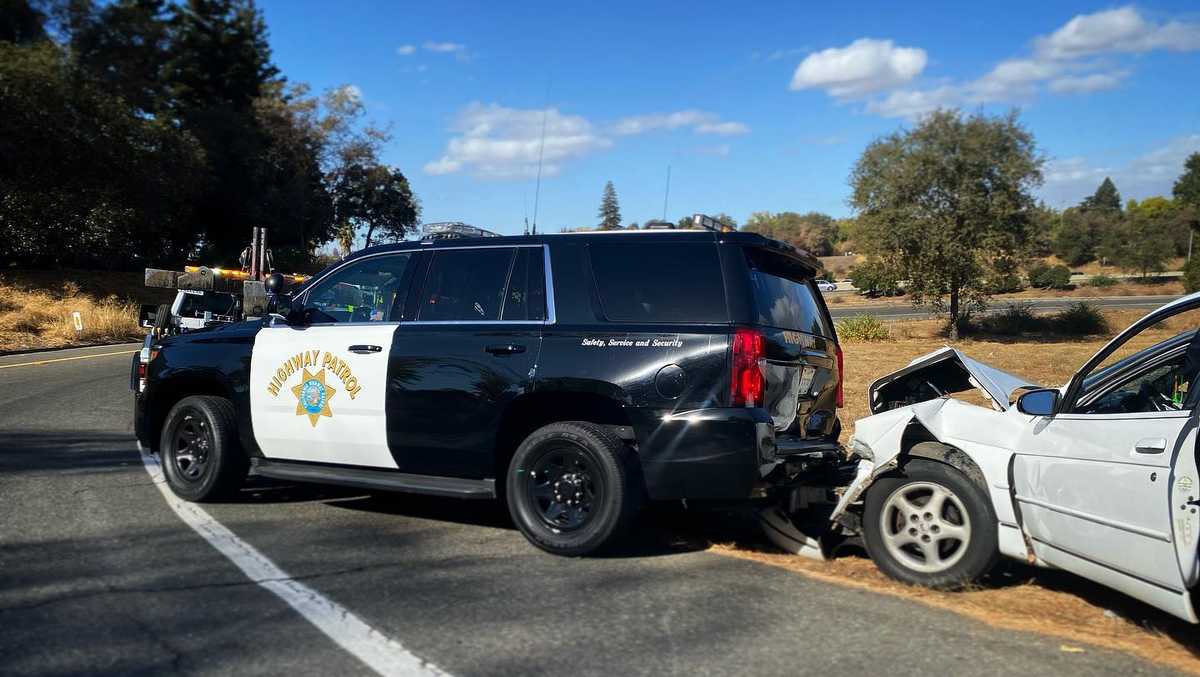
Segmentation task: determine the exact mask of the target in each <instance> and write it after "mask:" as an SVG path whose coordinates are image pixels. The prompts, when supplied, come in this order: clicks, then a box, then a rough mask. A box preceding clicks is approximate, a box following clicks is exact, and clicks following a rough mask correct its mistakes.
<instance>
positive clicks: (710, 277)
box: [588, 242, 729, 322]
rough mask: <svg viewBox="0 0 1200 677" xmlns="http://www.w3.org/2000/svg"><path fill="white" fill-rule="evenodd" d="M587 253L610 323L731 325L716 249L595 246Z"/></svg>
mask: <svg viewBox="0 0 1200 677" xmlns="http://www.w3.org/2000/svg"><path fill="white" fill-rule="evenodd" d="M588 250H589V252H590V255H591V260H592V272H593V273H594V274H595V277H596V289H597V291H598V292H599V294H600V306H601V308H602V309H603V311H604V316H605V317H606V318H608V319H609V320H610V321H614V322H728V321H729V310H728V309H727V308H726V306H725V283H724V280H723V279H722V277H721V264H720V261H719V260H718V258H717V247H716V245H715V244H708V243H704V242H686V243H670V244H667V243H657V242H646V243H640V244H636V245H631V244H605V243H599V244H592V245H589V246H588Z"/></svg>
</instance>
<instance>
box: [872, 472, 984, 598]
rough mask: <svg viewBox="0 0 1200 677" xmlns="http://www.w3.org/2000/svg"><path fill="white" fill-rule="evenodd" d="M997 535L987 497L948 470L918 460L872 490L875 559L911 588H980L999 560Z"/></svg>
mask: <svg viewBox="0 0 1200 677" xmlns="http://www.w3.org/2000/svg"><path fill="white" fill-rule="evenodd" d="M935 505H936V506H938V507H937V508H934V506H935ZM997 529H998V527H997V522H996V513H995V511H994V510H993V509H992V502H991V498H990V497H989V496H988V495H987V492H985V491H984V490H983V488H982V487H980V486H979V485H978V484H977V483H975V482H973V481H971V479H970V478H968V477H967V476H966V475H964V474H963V473H961V472H959V471H958V470H957V469H955V468H953V467H951V466H949V465H946V464H945V463H938V462H937V461H928V460H924V459H913V460H911V461H909V462H908V463H906V464H905V465H904V467H903V468H901V469H900V470H898V471H896V472H893V473H891V474H889V475H887V476H885V477H882V478H880V479H878V480H876V481H875V483H874V484H872V485H871V486H870V488H869V489H867V496H866V502H865V510H864V511H863V537H864V540H865V542H866V546H867V553H868V554H869V555H870V556H871V559H872V560H874V562H875V565H876V566H878V567H879V569H880V570H881V571H883V573H885V574H887V575H888V576H890V577H892V578H894V579H896V580H898V581H901V582H904V583H908V584H910V585H923V586H926V587H930V588H937V589H942V590H953V589H956V588H961V587H963V586H965V585H968V584H970V583H973V582H975V581H977V580H978V579H979V578H980V577H982V576H983V575H984V574H986V573H987V572H988V571H989V570H991V568H992V567H993V566H994V565H995V564H996V560H997V559H998V558H999V555H1000V552H999V546H998V544H997V539H998V533H997Z"/></svg>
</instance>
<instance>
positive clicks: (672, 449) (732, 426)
mask: <svg viewBox="0 0 1200 677" xmlns="http://www.w3.org/2000/svg"><path fill="white" fill-rule="evenodd" d="M642 415H643V416H644V417H645V420H644V421H642V422H641V423H642V425H635V428H637V429H639V434H638V442H639V445H638V456H639V458H640V460H641V465H642V476H643V478H644V480H645V485H646V492H647V493H648V494H649V496H650V498H651V499H653V500H679V499H688V500H728V499H747V498H752V497H756V496H758V495H760V494H761V492H760V490H761V489H762V488H763V487H764V485H765V481H764V479H763V478H764V477H765V476H766V475H767V474H768V473H769V472H770V471H771V470H772V469H774V468H775V467H776V465H778V463H779V462H781V461H783V460H785V456H786V455H789V454H791V453H797V452H800V451H803V450H806V449H807V448H809V444H810V443H808V442H805V441H799V442H791V441H788V442H784V441H783V440H779V441H777V440H776V438H775V427H774V424H773V422H772V420H771V416H770V415H769V414H768V413H767V411H766V410H765V409H761V408H744V407H741V408H715V409H696V410H693V411H686V412H677V413H663V412H661V411H649V410H643V412H642ZM641 431H648V432H647V433H646V434H645V435H643V434H641ZM811 444H813V445H818V446H821V447H829V446H830V444H831V443H830V442H829V441H827V440H822V441H813V442H812V443H811Z"/></svg>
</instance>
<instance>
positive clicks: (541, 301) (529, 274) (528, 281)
mask: <svg viewBox="0 0 1200 677" xmlns="http://www.w3.org/2000/svg"><path fill="white" fill-rule="evenodd" d="M544 256H545V254H544V253H543V250H542V248H541V247H537V248H534V247H521V248H520V249H518V250H517V259H516V261H514V262H513V269H512V274H511V275H509V279H508V291H507V292H506V293H505V296H504V311H503V319H505V320H507V321H516V322H521V321H535V322H540V321H541V320H544V319H546V266H545V261H544V260H543V257H544Z"/></svg>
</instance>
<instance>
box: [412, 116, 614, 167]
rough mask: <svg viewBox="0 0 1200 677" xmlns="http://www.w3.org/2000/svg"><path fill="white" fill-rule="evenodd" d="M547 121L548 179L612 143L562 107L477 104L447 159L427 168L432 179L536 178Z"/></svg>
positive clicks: (463, 119)
mask: <svg viewBox="0 0 1200 677" xmlns="http://www.w3.org/2000/svg"><path fill="white" fill-rule="evenodd" d="M543 117H544V119H545V129H546V136H545V152H544V155H543V168H542V174H543V175H544V176H555V175H557V174H558V173H559V172H561V171H562V166H563V164H564V163H565V162H567V161H569V160H572V159H576V158H579V157H582V156H584V155H587V154H589V153H591V152H594V151H597V150H601V149H604V148H608V147H609V146H611V145H612V141H610V140H609V139H607V138H604V137H602V136H600V135H599V134H597V133H596V131H595V129H594V128H593V126H592V124H591V123H590V122H588V121H587V120H586V119H585V118H583V117H581V116H578V115H563V114H562V113H561V112H560V111H559V110H558V109H557V108H550V109H547V110H545V111H542V110H534V109H525V110H521V109H515V108H506V107H504V106H500V105H498V104H489V105H484V104H481V103H478V102H476V103H472V104H470V105H468V106H467V107H466V108H465V109H463V111H462V112H461V113H460V114H459V116H458V118H457V119H456V120H455V123H454V125H453V126H452V130H453V131H455V132H458V133H459V136H456V137H454V138H452V139H450V141H449V143H448V144H447V146H446V152H445V154H444V155H443V156H442V157H441V158H439V159H437V160H435V161H433V162H430V163H428V164H426V165H425V167H424V171H425V173H426V174H434V175H439V174H452V173H455V172H459V171H463V170H466V171H469V172H471V173H472V174H474V175H476V176H479V177H483V178H492V179H520V178H530V177H532V176H534V175H535V174H536V173H537V165H538V153H539V150H540V149H541V145H542V122H543Z"/></svg>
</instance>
